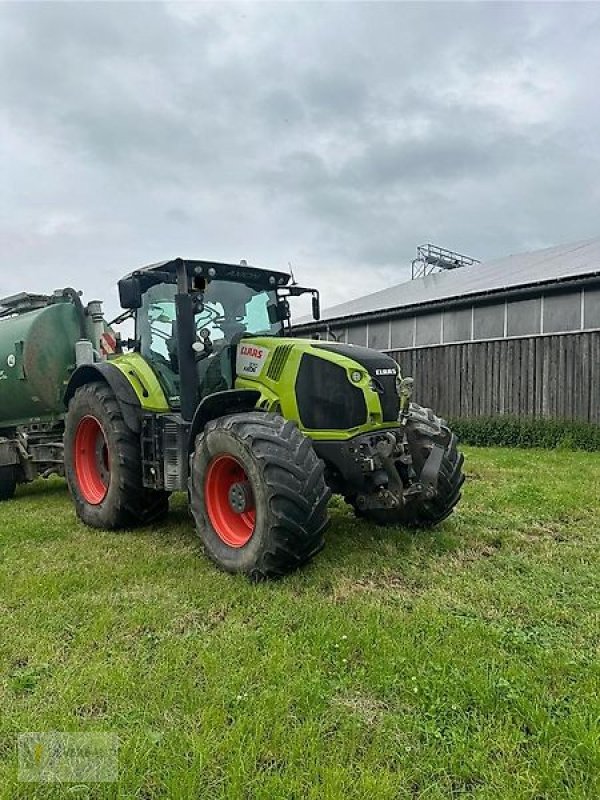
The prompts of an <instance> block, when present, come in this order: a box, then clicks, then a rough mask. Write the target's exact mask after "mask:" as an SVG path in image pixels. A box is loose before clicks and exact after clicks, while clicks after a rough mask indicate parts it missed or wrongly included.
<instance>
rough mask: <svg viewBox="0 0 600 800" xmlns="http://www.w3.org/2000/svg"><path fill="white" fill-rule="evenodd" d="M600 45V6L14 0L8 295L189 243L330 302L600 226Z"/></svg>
mask: <svg viewBox="0 0 600 800" xmlns="http://www.w3.org/2000/svg"><path fill="white" fill-rule="evenodd" d="M599 45H600V8H599V7H598V6H597V5H595V4H575V5H574V4H564V5H563V4H559V3H551V4H543V3H532V4H526V3H520V4H502V3H499V4H495V3H480V4H457V3H452V4H445V3H442V4H421V3H419V4H411V3H401V4H388V3H383V4H378V3H369V4H355V3H351V4H347V5H344V4H317V3H311V4H276V5H275V4H244V5H235V4H220V5H210V4H184V5H177V4H172V3H170V4H165V5H163V4H158V3H147V4H146V3H131V4H126V3H119V4H105V3H99V4H96V3H85V4H59V3H56V4H37V3H22V4H5V5H3V6H1V7H0V69H2V74H3V80H2V82H0V123H1V127H0V168H1V169H2V175H3V181H2V183H1V184H0V204H1V207H0V210H1V214H0V240H1V241H2V243H3V249H4V252H5V254H8V256H9V259H10V268H7V267H6V266H3V267H2V269H1V270H0V294H2V293H3V292H7V293H8V292H10V291H16V290H18V289H22V288H26V287H25V286H24V285H23V283H24V278H23V276H27V281H26V282H27V283H28V284H30V285H29V288H33V289H43V288H46V289H51V288H53V287H54V285H55V284H56V285H58V284H61V283H65V284H66V283H78V284H79V285H80V286H81V288H84V289H85V290H86V292H89V293H91V294H94V295H100V296H102V295H104V296H107V297H109V299H110V303H111V304H112V305H113V306H115V305H116V303H115V293H114V284H115V282H116V279H117V278H118V277H119V275H120V274H121V273H122V272H124V271H126V270H127V269H129V268H131V267H132V266H135V265H136V264H140V263H145V262H150V261H156V260H159V259H160V258H163V257H170V256H173V255H180V254H181V255H193V256H199V257H214V258H220V259H232V260H239V258H247V259H248V260H249V261H253V262H255V263H263V264H265V265H269V266H274V267H280V266H284V265H286V264H287V262H288V261H292V263H294V265H295V266H296V272H297V276H298V278H299V279H302V280H303V281H306V282H308V281H314V282H318V283H319V284H320V285H321V286H322V288H323V289H324V300H325V303H328V302H329V301H331V302H332V303H333V302H338V301H340V300H343V299H346V298H348V297H350V296H353V295H356V294H358V293H360V291H363V290H365V289H364V286H365V276H366V275H368V281H369V284H368V289H369V290H374V289H376V288H380V287H382V286H385V284H386V282H388V281H392V280H399V279H400V278H401V277H402V276H405V275H406V268H407V266H408V265H409V263H410V259H411V258H412V256H413V252H414V248H415V246H416V245H417V244H420V243H421V242H422V241H426V240H434V241H437V242H438V243H439V244H442V245H445V246H449V247H456V248H457V249H461V250H463V251H466V252H471V253H472V254H473V255H475V256H478V257H481V258H486V257H494V256H500V255H503V254H505V253H507V252H514V251H516V250H519V249H525V248H527V247H530V246H532V247H536V246H541V245H546V244H552V243H554V242H556V241H560V240H569V239H578V238H585V237H586V236H590V235H594V234H597V232H598V219H599V218H600V193H599V190H598V186H599V185H600V182H599V177H600V163H599V162H600V143H599V141H600V139H599V137H598V127H599V125H600V109H599V108H598V104H597V102H596V99H595V94H596V81H597V75H598V74H599V72H600V47H599ZM5 263H6V262H5Z"/></svg>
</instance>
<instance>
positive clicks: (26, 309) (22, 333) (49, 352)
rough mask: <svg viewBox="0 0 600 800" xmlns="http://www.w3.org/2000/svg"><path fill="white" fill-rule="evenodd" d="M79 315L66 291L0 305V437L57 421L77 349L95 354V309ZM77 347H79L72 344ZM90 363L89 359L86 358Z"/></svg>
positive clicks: (73, 295)
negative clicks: (17, 429)
mask: <svg viewBox="0 0 600 800" xmlns="http://www.w3.org/2000/svg"><path fill="white" fill-rule="evenodd" d="M91 310H92V313H90V306H88V309H84V308H83V306H82V304H81V300H80V298H79V294H78V293H77V292H75V291H74V290H72V289H65V290H63V291H61V292H56V293H55V294H54V295H51V296H49V297H48V296H41V295H30V294H21V295H16V296H15V297H11V298H7V299H6V300H1V301H0V431H1V430H6V429H11V428H15V427H17V426H22V425H27V426H28V425H31V424H32V423H46V422H52V421H54V420H57V419H59V418H60V417H61V416H62V415H63V414H64V412H65V408H64V402H63V398H64V393H65V389H66V385H67V382H68V379H69V377H70V375H71V373H72V372H73V370H74V369H75V366H76V361H77V355H76V354H77V350H78V347H79V348H80V349H81V344H83V343H84V342H87V346H88V348H89V351H90V353H93V350H94V349H99V343H98V338H99V337H98V329H97V327H96V326H97V325H98V324H100V325H101V328H100V334H101V333H102V331H103V330H105V326H104V323H103V322H101V320H102V316H101V310H100V306H99V304H91ZM78 343H80V344H78ZM92 358H93V355H92Z"/></svg>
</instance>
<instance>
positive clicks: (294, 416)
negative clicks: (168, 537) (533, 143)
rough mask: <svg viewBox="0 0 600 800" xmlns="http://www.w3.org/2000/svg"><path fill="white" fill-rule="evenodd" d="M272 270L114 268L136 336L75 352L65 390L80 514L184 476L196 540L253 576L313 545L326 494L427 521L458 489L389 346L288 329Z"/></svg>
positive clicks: (274, 572) (394, 518) (116, 524)
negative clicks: (94, 351)
mask: <svg viewBox="0 0 600 800" xmlns="http://www.w3.org/2000/svg"><path fill="white" fill-rule="evenodd" d="M304 293H309V294H310V295H311V296H312V310H313V316H314V317H315V318H318V317H319V295H318V292H317V291H316V290H314V289H305V288H303V287H300V286H298V285H296V284H295V283H294V282H293V281H292V280H291V278H290V276H289V275H288V274H286V273H283V272H275V271H269V270H263V269H258V268H255V267H251V266H248V265H247V264H246V263H245V262H242V263H241V264H221V263H215V262H207V261H192V260H182V259H176V260H173V261H167V262H163V263H160V264H155V265H151V266H148V267H145V268H142V269H138V270H136V271H134V272H133V273H131V274H130V275H128V276H126V277H125V278H123V279H122V280H121V281H120V282H119V294H120V301H121V306H122V308H123V314H122V315H121V317H120V319H119V320H118V322H124V321H125V320H126V319H127V318H128V317H131V318H132V319H133V323H134V333H133V338H130V339H128V340H122V342H121V344H120V345H119V346H118V347H117V348H116V350H117V352H116V353H114V354H111V355H109V356H108V357H107V358H105V359H98V358H96V357H94V358H93V359H91V360H89V362H88V363H80V365H79V366H78V367H77V369H76V370H75V371H74V372H73V373H72V374H71V376H70V379H69V382H68V385H67V387H66V392H65V396H64V403H65V417H64V474H65V476H66V479H67V482H68V485H69V489H70V492H71V494H72V497H73V500H74V503H75V508H76V511H77V514H78V516H79V517H80V519H81V520H82V521H83V522H84V523H86V524H87V525H90V526H92V527H96V528H102V529H120V528H128V527H131V526H133V525H135V524H138V523H146V522H149V521H153V520H156V519H158V518H160V517H162V516H163V515H164V514H165V513H166V512H167V510H168V502H169V495H170V494H171V493H172V492H178V491H180V492H187V494H188V498H189V504H190V509H191V513H192V516H193V519H194V523H195V527H196V530H197V532H198V535H199V537H200V539H201V540H202V543H203V545H204V549H205V551H206V553H207V554H208V555H209V556H210V558H212V559H213V560H214V561H215V562H216V563H217V564H218V565H219V566H220V567H221V568H223V569H225V570H227V571H229V572H233V573H243V574H245V575H247V576H249V577H250V578H251V579H253V580H262V579H266V578H274V577H279V576H282V575H285V574H286V573H289V572H290V571H292V570H294V569H296V568H297V567H299V566H301V565H303V564H304V563H306V562H307V561H308V560H309V559H310V558H311V557H312V556H314V555H315V554H316V553H317V552H318V551H319V550H320V549H321V548H322V547H323V544H324V532H325V529H326V526H327V523H328V503H329V499H330V496H331V493H332V492H333V493H337V494H339V495H341V496H342V497H343V498H344V499H345V500H346V502H347V503H349V504H350V505H351V506H352V508H353V509H354V511H355V513H356V515H357V516H358V517H359V518H360V519H362V520H367V521H368V520H371V521H373V522H375V523H377V524H381V525H391V526H412V527H423V526H432V525H435V524H437V523H439V522H441V521H442V520H444V519H445V518H446V517H447V516H448V515H449V514H450V513H451V512H452V510H453V508H454V507H455V505H456V503H457V502H458V500H459V498H460V492H461V486H462V483H463V480H464V476H463V472H462V464H463V457H462V455H461V454H460V453H459V451H458V449H457V440H456V436H455V435H454V434H453V433H452V432H451V431H450V430H449V429H448V427H447V426H446V424H445V422H444V421H443V420H441V419H439V418H438V417H436V416H435V415H434V414H433V413H432V412H431V411H430V410H427V409H424V408H422V407H420V406H418V405H416V404H414V403H413V402H411V390H412V381H411V380H410V379H409V378H403V377H402V376H401V374H400V371H399V367H398V365H397V363H396V362H395V361H394V360H393V359H392V358H390V357H389V356H387V355H385V354H382V353H379V352H377V351H374V350H370V349H368V348H364V347H358V346H354V345H349V344H343V343H338V342H334V341H322V340H315V339H302V338H295V337H294V336H293V331H292V328H291V320H290V302H289V301H290V298H291V297H295V296H298V295H300V294H304Z"/></svg>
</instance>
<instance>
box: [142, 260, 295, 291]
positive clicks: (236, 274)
mask: <svg viewBox="0 0 600 800" xmlns="http://www.w3.org/2000/svg"><path fill="white" fill-rule="evenodd" d="M181 263H183V264H185V267H186V270H187V273H188V276H189V277H190V278H193V277H196V276H204V277H210V278H213V279H216V280H226V281H238V282H242V283H249V284H251V285H253V286H257V287H263V286H264V287H265V288H272V287H274V286H285V285H286V284H287V283H289V281H290V279H291V276H290V275H289V274H288V273H287V272H278V271H276V270H268V269H261V268H259V267H251V266H249V265H248V264H245V263H242V264H223V263H221V262H219V261H198V260H196V259H186V258H174V259H172V260H170V261H159V262H158V263H156V264H149V265H148V266H146V267H139V268H138V269H135V270H134V271H133V272H131V273H130V274H129V275H127V276H126V278H130V277H132V276H136V277H139V278H141V281H142V284H144V283H147V284H148V285H153V284H156V283H159V282H163V281H166V282H169V283H170V282H175V280H176V273H177V267H178V266H179V265H180V264H181ZM144 278H146V280H144Z"/></svg>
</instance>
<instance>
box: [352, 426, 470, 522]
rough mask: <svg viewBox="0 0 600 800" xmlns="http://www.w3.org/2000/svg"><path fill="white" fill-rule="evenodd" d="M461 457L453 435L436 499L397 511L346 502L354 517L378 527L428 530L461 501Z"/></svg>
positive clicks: (420, 500)
mask: <svg viewBox="0 0 600 800" xmlns="http://www.w3.org/2000/svg"><path fill="white" fill-rule="evenodd" d="M463 463H464V456H463V454H462V453H461V452H460V451H459V450H458V439H457V437H456V435H455V434H452V435H451V436H450V441H449V442H448V445H447V447H446V451H445V453H444V455H443V457H442V463H441V466H440V472H439V475H438V491H437V494H436V495H435V497H433V498H429V499H426V498H424V497H416V498H415V499H414V500H411V501H409V502H408V503H407V504H406V505H405V506H403V507H402V508H400V509H397V510H391V509H390V510H387V509H360V508H358V506H357V505H356V501H355V498H354V497H348V498H346V499H347V500H348V502H349V503H350V504H351V505H352V506H353V508H354V513H355V514H356V516H357V517H359V518H361V519H367V520H370V521H371V522H375V523H376V524H377V525H400V526H405V527H408V528H431V527H433V526H434V525H437V524H439V523H440V522H443V520H445V519H446V517H448V516H450V514H451V513H452V511H453V510H454V506H455V505H456V504H457V503H458V501H459V500H460V497H461V491H460V490H461V488H462V485H463V483H464V482H465V476H464V474H463V471H462V466H463Z"/></svg>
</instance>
